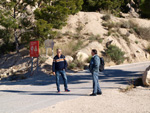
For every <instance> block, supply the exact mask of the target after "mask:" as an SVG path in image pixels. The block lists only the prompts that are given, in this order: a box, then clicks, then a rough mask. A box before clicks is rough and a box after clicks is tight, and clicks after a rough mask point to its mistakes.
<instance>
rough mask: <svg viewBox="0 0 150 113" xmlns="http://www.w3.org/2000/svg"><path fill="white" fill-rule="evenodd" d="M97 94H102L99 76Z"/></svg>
mask: <svg viewBox="0 0 150 113" xmlns="http://www.w3.org/2000/svg"><path fill="white" fill-rule="evenodd" d="M97 94H102V91H101V88H100V85H99V81H98V76H97Z"/></svg>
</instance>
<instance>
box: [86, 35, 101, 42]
mask: <svg viewBox="0 0 150 113" xmlns="http://www.w3.org/2000/svg"><path fill="white" fill-rule="evenodd" d="M98 39H100V35H94V34H90V36H89V40H91V41H95V40H98Z"/></svg>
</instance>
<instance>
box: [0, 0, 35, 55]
mask: <svg viewBox="0 0 150 113" xmlns="http://www.w3.org/2000/svg"><path fill="white" fill-rule="evenodd" d="M35 2H36V0H1V1H0V25H2V26H3V27H4V29H1V30H0V37H2V38H3V40H4V42H5V43H6V44H8V43H10V40H15V43H16V51H17V53H19V41H18V39H19V38H21V35H22V34H23V33H25V32H26V31H27V30H30V29H31V28H32V27H31V26H32V23H31V19H32V18H31V12H29V11H28V10H27V7H32V6H34V5H35Z"/></svg>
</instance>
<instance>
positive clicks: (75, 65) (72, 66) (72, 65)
mask: <svg viewBox="0 0 150 113" xmlns="http://www.w3.org/2000/svg"><path fill="white" fill-rule="evenodd" d="M76 67H77V64H75V63H74V62H73V63H72V62H71V63H68V69H75V68H76Z"/></svg>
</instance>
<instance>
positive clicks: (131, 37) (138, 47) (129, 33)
mask: <svg viewBox="0 0 150 113" xmlns="http://www.w3.org/2000/svg"><path fill="white" fill-rule="evenodd" d="M60 32H61V33H62V34H63V35H65V38H66V39H67V38H68V37H75V38H77V39H76V40H83V41H84V43H86V44H85V45H84V47H83V48H80V50H78V52H80V54H82V55H83V56H85V57H86V56H90V50H91V49H94V48H95V49H97V50H98V52H99V55H102V53H103V52H105V49H106V48H107V46H108V44H112V45H116V46H117V47H119V48H120V49H121V50H122V51H124V52H125V57H126V58H127V59H126V60H125V61H124V63H127V62H128V63H131V62H140V61H146V60H149V58H150V56H149V52H148V51H146V50H147V48H148V46H149V41H148V39H149V38H150V20H146V19H139V18H118V17H114V16H112V15H110V14H100V13H96V12H79V13H77V14H76V15H72V16H70V17H69V18H68V24H67V25H66V26H65V27H64V28H63V29H62V30H61V31H60ZM62 37H63V39H65V38H64V36H62ZM67 41H68V39H67ZM56 42H58V41H56ZM59 43H60V40H59ZM72 43H73V42H72ZM56 45H57V44H56ZM86 58H87V57H86ZM108 63H109V62H108Z"/></svg>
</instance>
